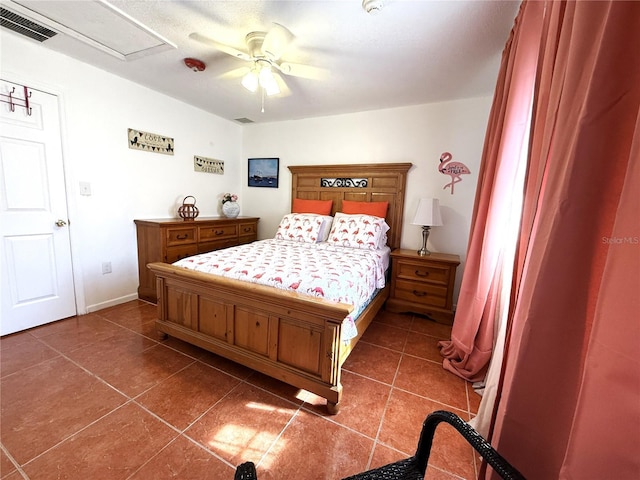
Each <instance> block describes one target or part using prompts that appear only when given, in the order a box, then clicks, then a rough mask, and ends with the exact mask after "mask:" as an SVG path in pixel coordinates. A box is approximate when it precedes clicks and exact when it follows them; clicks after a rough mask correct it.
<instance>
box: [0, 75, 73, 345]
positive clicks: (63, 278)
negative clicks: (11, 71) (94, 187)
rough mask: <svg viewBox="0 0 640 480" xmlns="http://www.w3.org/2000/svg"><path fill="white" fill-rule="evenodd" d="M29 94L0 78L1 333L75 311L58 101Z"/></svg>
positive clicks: (37, 92)
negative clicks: (12, 99)
mask: <svg viewBox="0 0 640 480" xmlns="http://www.w3.org/2000/svg"><path fill="white" fill-rule="evenodd" d="M14 87H15V90H14V91H13V92H12V93H11V97H12V98H15V99H16V102H17V103H19V104H16V105H15V107H14V111H13V112H12V111H11V106H10V105H9V104H8V103H5V102H4V101H6V102H8V101H10V99H9V92H11V91H12V89H13V88H14ZM29 92H31V96H30V98H28V99H27V100H28V103H29V108H30V109H31V115H28V112H27V109H26V108H23V106H21V105H24V104H25V101H24V100H25V99H24V93H25V92H24V87H22V86H21V85H15V84H12V83H11V82H7V81H4V80H0V93H1V94H2V97H0V98H1V99H2V100H3V103H0V276H1V283H0V289H1V296H2V316H1V317H0V335H6V334H8V333H13V332H17V331H20V330H24V329H27V328H30V327H34V326H37V325H42V324H44V323H48V322H52V321H54V320H60V319H62V318H67V317H70V316H73V315H75V314H76V303H75V290H74V285H73V272H72V264H71V244H70V239H69V220H68V216H67V201H66V193H65V182H64V167H63V163H62V144H61V137H60V134H61V132H60V118H59V113H58V99H57V97H56V96H55V95H51V94H48V93H44V92H41V91H38V90H32V89H29Z"/></svg>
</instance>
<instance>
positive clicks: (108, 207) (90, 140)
mask: <svg viewBox="0 0 640 480" xmlns="http://www.w3.org/2000/svg"><path fill="white" fill-rule="evenodd" d="M0 44H1V56H0V75H1V76H2V78H4V79H6V80H10V81H13V82H16V83H21V84H26V85H28V86H30V87H33V88H39V89H42V90H46V91H49V92H51V93H56V94H59V95H60V98H61V106H62V109H63V114H62V117H63V118H62V122H63V126H64V132H63V145H64V156H65V168H66V179H67V180H66V181H67V190H68V200H69V208H70V214H69V216H70V219H71V222H72V224H71V237H72V250H73V255H74V268H75V269H76V274H75V275H76V278H77V280H78V289H79V293H80V298H79V301H78V304H79V307H80V310H79V313H84V312H85V311H92V310H97V309H100V308H103V307H105V306H109V305H112V304H115V303H119V302H122V301H126V300H129V299H132V298H135V297H136V289H137V286H138V281H137V252H136V237H135V226H134V223H133V219H135V218H159V217H172V216H175V215H176V210H177V207H178V206H179V205H180V204H181V202H182V200H183V198H184V197H185V196H187V195H193V196H195V197H196V199H197V207H198V208H199V209H200V215H201V216H211V215H219V208H220V205H219V199H220V196H221V195H222V193H224V192H232V193H238V194H239V196H240V201H239V203H240V206H241V215H252V216H253V215H255V216H259V217H261V220H260V224H259V236H260V238H267V237H271V236H273V235H274V233H275V230H276V227H277V225H278V222H279V220H280V218H281V217H282V215H283V214H284V213H287V212H288V211H289V208H290V201H291V199H290V189H291V184H290V175H289V171H288V169H287V166H288V165H304V164H319V163H320V164H322V163H326V164H333V163H369V162H371V163H383V162H411V163H413V165H414V167H413V168H412V169H411V170H410V172H409V177H408V186H407V194H406V203H405V205H406V206H405V226H404V234H403V237H402V246H403V247H404V248H412V249H416V250H417V249H418V248H419V246H420V244H421V238H422V237H421V233H420V227H419V226H415V225H410V224H409V222H410V221H411V217H412V215H413V213H414V211H415V208H416V206H417V204H418V200H419V198H421V197H437V198H439V199H440V203H441V205H442V210H443V212H442V213H443V220H444V223H445V225H444V226H443V227H434V228H433V229H432V233H431V236H430V238H429V247H430V249H432V250H434V251H439V252H448V253H456V254H459V255H460V256H461V259H462V261H463V264H462V265H461V268H459V270H458V275H457V281H456V290H455V295H456V297H457V293H458V290H459V284H460V278H461V276H462V267H463V266H464V259H465V252H466V247H467V239H468V233H469V226H470V218H471V213H472V208H473V198H474V192H475V188H476V181H477V173H478V166H479V161H480V155H481V153H482V144H483V139H484V132H485V128H486V122H487V118H488V113H489V108H490V104H491V98H490V97H483V98H474V99H465V100H459V101H453V102H446V103H438V104H429V105H420V106H413V107H404V108H396V109H389V110H379V111H371V112H361V113H356V114H349V115H340V116H333V117H323V118H316V119H308V120H297V121H287V122H278V123H271V124H255V125H249V126H244V127H243V126H241V125H238V124H236V123H234V122H230V121H227V120H224V119H221V118H220V117H217V116H215V115H212V114H209V113H206V112H204V111H202V110H200V109H198V108H196V107H193V106H189V105H186V104H184V103H182V102H180V101H178V100H175V99H173V98H170V97H167V96H166V95H163V94H160V93H158V92H154V91H152V90H149V89H147V88H144V87H141V86H140V85H137V84H135V83H133V82H129V81H126V80H123V79H121V78H119V77H117V76H114V75H111V74H109V73H107V72H104V71H102V70H99V69H96V68H94V67H91V66H88V65H86V64H83V63H81V62H78V61H76V60H73V59H71V58H69V57H66V56H63V55H60V54H58V53H55V52H52V51H50V50H48V49H46V48H44V47H42V46H40V45H36V44H34V43H32V42H30V41H27V40H25V39H22V38H21V37H18V36H16V35H13V34H10V33H6V32H3V31H0ZM127 128H136V129H140V130H144V131H148V132H153V133H159V134H163V135H167V136H170V137H173V138H174V139H175V155H173V156H168V155H160V154H154V153H147V152H140V151H135V150H131V149H129V148H128V146H127ZM444 151H450V152H451V153H452V154H453V156H454V160H457V161H460V162H463V163H465V164H466V165H467V166H468V167H469V168H470V170H471V172H472V173H471V175H468V176H465V177H464V180H463V181H462V182H461V183H459V184H457V185H456V188H455V194H454V195H451V194H450V193H449V192H450V190H449V189H447V190H443V186H444V185H445V184H446V183H448V181H449V177H446V176H444V175H442V174H441V173H439V172H438V164H439V157H440V154H441V153H442V152H444ZM193 155H201V156H206V157H211V158H216V159H220V160H224V161H225V174H224V175H214V174H208V173H198V172H194V171H193ZM250 157H279V158H280V186H279V188H278V189H269V188H250V187H248V186H247V158H250ZM79 182H89V183H90V184H91V189H92V195H91V196H89V197H85V196H80V194H79ZM106 261H110V262H111V263H112V267H113V273H111V274H108V275H102V272H101V265H102V262H106Z"/></svg>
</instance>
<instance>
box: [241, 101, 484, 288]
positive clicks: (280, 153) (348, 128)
mask: <svg viewBox="0 0 640 480" xmlns="http://www.w3.org/2000/svg"><path fill="white" fill-rule="evenodd" d="M490 107H491V97H482V98H472V99H464V100H457V101H452V102H443V103H436V104H428V105H419V106H412V107H403V108H394V109H388V110H377V111H370V112H361V113H356V114H349V115H339V116H331V117H323V118H315V119H308V120H296V121H288V122H278V123H271V124H254V125H249V126H247V127H245V133H244V137H243V138H244V141H243V157H244V158H245V159H246V158H252V157H278V158H280V180H279V188H278V189H277V190H276V189H271V188H259V187H248V186H247V182H246V169H247V166H246V160H245V165H244V171H243V175H244V176H245V180H244V182H243V188H242V192H241V193H240V195H241V201H242V204H243V211H244V212H245V213H248V214H251V215H255V216H259V217H260V237H261V238H267V237H270V236H273V235H274V234H275V231H276V229H277V226H278V222H279V221H280V218H281V217H282V215H283V214H285V213H287V212H289V211H290V206H291V203H290V202H291V177H290V174H289V170H288V169H287V166H288V165H309V164H344V163H385V162H410V163H412V164H413V165H414V166H413V167H412V168H411V170H410V171H409V175H408V184H407V192H406V197H405V218H404V226H403V235H402V239H401V245H402V248H409V249H416V250H418V249H419V248H420V246H421V245H422V231H421V227H420V226H416V225H411V224H410V222H411V220H412V218H413V214H414V213H415V209H416V207H417V205H418V201H419V199H420V198H421V197H435V198H438V199H439V200H440V205H441V207H442V217H443V223H444V226H442V227H433V228H432V229H431V234H430V236H429V243H428V246H429V249H430V250H432V251H437V252H446V253H455V254H458V255H460V258H461V260H462V264H461V266H460V267H459V268H458V272H457V275H456V277H457V278H456V288H455V291H454V295H455V297H454V299H455V298H457V295H458V292H459V288H460V281H461V278H462V270H463V267H464V260H465V258H466V249H467V241H468V236H469V228H470V225H471V214H472V210H473V200H474V195H475V190H476V183H477V178H478V177H477V175H478V168H479V164H480V157H481V155H482V147H483V143H484V134H485V129H486V124H487V119H488V116H489V110H490ZM445 151H448V152H451V153H452V154H453V160H454V161H459V162H462V163H464V164H465V165H466V166H467V167H468V168H469V169H470V170H471V174H470V175H465V176H463V180H462V182H460V183H458V184H456V186H455V190H454V194H453V195H452V194H451V193H450V192H451V190H450V189H449V188H447V189H446V190H445V189H443V187H444V186H445V185H446V184H447V183H449V181H450V178H449V177H448V176H446V175H443V174H441V173H440V172H439V171H438V165H439V163H440V162H439V159H440V155H441V154H442V153H443V152H445Z"/></svg>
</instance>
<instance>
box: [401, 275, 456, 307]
mask: <svg viewBox="0 0 640 480" xmlns="http://www.w3.org/2000/svg"><path fill="white" fill-rule="evenodd" d="M394 295H395V298H397V299H399V300H406V301H408V302H412V303H418V304H421V305H430V306H433V307H440V308H444V307H446V306H447V288H446V287H439V286H437V285H432V284H428V283H416V282H409V281H406V280H397V281H396V288H395V292H394Z"/></svg>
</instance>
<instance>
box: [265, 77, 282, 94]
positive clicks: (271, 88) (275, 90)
mask: <svg viewBox="0 0 640 480" xmlns="http://www.w3.org/2000/svg"><path fill="white" fill-rule="evenodd" d="M264 90H265V92H266V93H267V95H268V96H271V95H278V94H279V93H280V88H279V87H278V84H277V83H276V81H275V79H274V80H273V82H270V83H269V84H267V85H266V86H265V87H264Z"/></svg>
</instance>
